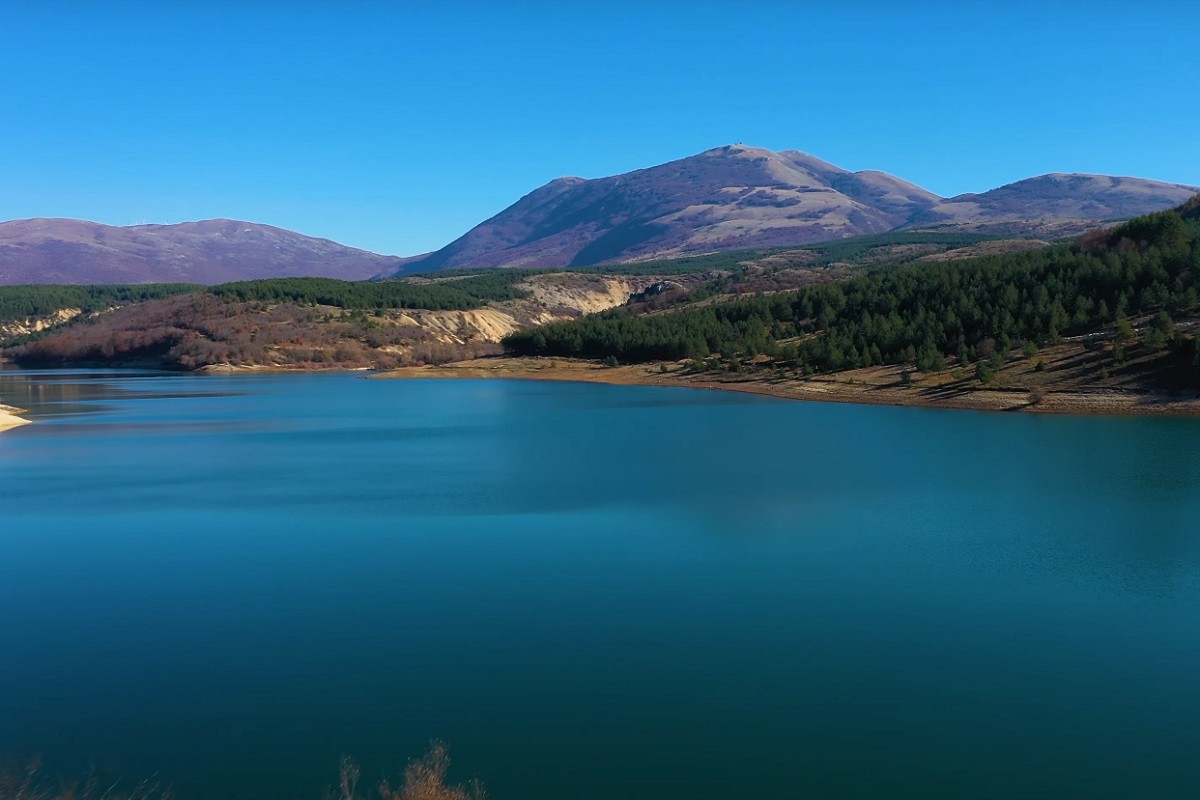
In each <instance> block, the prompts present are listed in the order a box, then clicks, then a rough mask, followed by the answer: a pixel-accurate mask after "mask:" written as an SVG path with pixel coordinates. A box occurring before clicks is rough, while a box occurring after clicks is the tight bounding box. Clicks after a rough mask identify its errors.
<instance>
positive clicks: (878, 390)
mask: <svg viewBox="0 0 1200 800" xmlns="http://www.w3.org/2000/svg"><path fill="white" fill-rule="evenodd" d="M663 368H664V367H663V366H661V365H657V364H655V365H650V366H647V365H645V364H636V365H623V366H619V367H606V366H604V365H602V364H599V363H596V362H594V361H585V360H577V359H563V358H481V359H475V360H473V361H461V362H456V363H452V364H443V365H440V366H423V367H402V368H400V369H396V370H390V371H388V372H384V373H380V374H379V375H378V376H375V377H378V378H417V379H421V378H425V379H435V378H442V379H445V378H512V379H521V380H548V381H582V382H587V383H608V384H618V385H629V386H633V385H638V386H684V387H691V388H696V389H720V390H723V391H733V392H749V393H752V394H762V395H769V396H771V397H781V398H787V399H791V400H817V401H822V402H828V403H864V404H870V405H894V406H914V407H921V408H953V409H969V410H976V411H1022V412H1028V413H1038V414H1166V415H1180V416H1184V415H1187V416H1190V415H1197V414H1200V398H1196V397H1194V396H1184V397H1173V396H1169V395H1163V394H1151V393H1142V392H1132V391H1124V390H1120V389H1108V388H1096V389H1086V388H1081V389H1071V390H1059V391H1054V390H1049V391H1044V392H1030V391H1028V390H1026V389H1015V388H1013V389H1009V388H985V387H983V386H980V385H978V384H974V382H973V381H963V380H959V381H951V380H945V379H941V380H934V381H922V380H919V379H918V380H913V381H911V382H909V383H906V382H905V380H904V377H903V375H902V374H901V369H900V368H899V367H874V368H868V369H860V370H851V371H847V372H841V373H837V374H835V375H820V376H812V377H808V378H794V377H774V376H768V375H765V374H763V373H761V372H747V373H729V372H706V373H700V374H691V373H687V372H686V371H684V369H683V368H682V367H681V366H680V365H677V364H667V365H665V369H666V371H665V372H664V371H663ZM972 384H974V385H972Z"/></svg>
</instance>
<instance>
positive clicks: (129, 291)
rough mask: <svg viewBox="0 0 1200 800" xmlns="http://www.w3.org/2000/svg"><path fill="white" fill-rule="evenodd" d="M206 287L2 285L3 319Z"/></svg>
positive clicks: (106, 305) (105, 305)
mask: <svg viewBox="0 0 1200 800" xmlns="http://www.w3.org/2000/svg"><path fill="white" fill-rule="evenodd" d="M202 288H204V287H202V286H199V285H197V284H190V283H146V284H139V285H136V286H68V285H57V284H29V285H17V286H0V323H5V322H21V321H23V320H27V319H33V318H37V317H45V316H49V315H50V314H53V313H54V312H56V311H59V310H61V309H64V308H78V309H82V310H83V312H84V313H85V314H88V313H91V312H93V311H102V310H104V309H107V308H112V307H113V306H126V305H130V304H132V303H141V302H145V301H146V300H157V299H158V298H160V297H170V296H172V295H177V294H187V293H188V292H195V291H198V290H200V289H202Z"/></svg>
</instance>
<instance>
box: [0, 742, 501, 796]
mask: <svg viewBox="0 0 1200 800" xmlns="http://www.w3.org/2000/svg"><path fill="white" fill-rule="evenodd" d="M449 768H450V756H449V753H448V751H447V748H446V745H445V744H443V743H442V742H436V741H435V742H433V743H432V744H431V745H430V748H429V752H428V753H426V754H425V755H424V756H422V757H421V758H418V759H414V760H413V761H410V762H409V763H408V766H407V767H406V768H405V770H404V774H403V775H402V776H401V777H400V779H399V782H398V783H395V784H393V783H392V782H391V781H390V780H388V779H386V778H385V779H384V780H383V781H381V782H380V783H379V784H378V785H376V786H372V787H366V786H363V785H362V771H361V770H360V769H359V767H358V764H356V763H355V762H354V761H353V759H351V758H349V757H344V758H343V759H342V763H341V768H340V769H339V771H338V782H337V785H336V786H333V787H330V788H329V789H327V790H326V791H325V799H326V800H373V799H374V798H378V799H379V800H485V798H486V797H487V794H486V792H485V791H484V789H483V784H481V783H480V782H479V781H473V782H472V783H470V784H464V785H455V784H449V783H447V782H446V780H447V778H446V775H447V772H448V770H449ZM175 797H176V795H175V791H174V789H173V788H172V787H171V786H170V784H169V783H167V782H166V781H165V780H164V779H162V778H159V777H158V776H155V777H153V778H149V779H146V780H143V781H138V782H130V781H124V780H121V779H115V778H112V777H105V776H101V775H98V774H93V775H90V776H88V777H87V778H85V779H83V780H64V779H63V778H61V777H57V776H53V775H49V774H47V773H46V772H45V771H43V769H42V768H41V764H40V762H38V761H36V760H35V761H33V762H30V763H29V764H27V765H25V766H23V767H21V768H19V769H10V770H8V771H4V772H0V800H172V798H175Z"/></svg>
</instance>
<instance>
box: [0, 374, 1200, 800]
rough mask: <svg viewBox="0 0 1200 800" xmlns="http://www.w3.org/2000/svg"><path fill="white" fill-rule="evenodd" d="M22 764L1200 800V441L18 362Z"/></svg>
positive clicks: (526, 385)
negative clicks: (412, 772)
mask: <svg viewBox="0 0 1200 800" xmlns="http://www.w3.org/2000/svg"><path fill="white" fill-rule="evenodd" d="M0 399H3V400H4V401H6V402H8V403H11V404H14V405H19V406H23V407H26V408H31V409H32V410H33V411H34V412H35V413H36V414H37V424H35V425H31V426H28V427H26V428H22V429H18V430H15V431H11V432H9V433H5V434H3V435H0V753H6V754H13V755H18V756H21V755H29V754H32V753H42V754H44V756H45V757H46V759H47V760H49V761H50V762H51V763H52V764H55V765H57V766H58V767H59V768H60V769H62V770H64V771H72V770H74V771H79V770H82V769H84V768H86V766H87V765H88V764H99V765H101V766H102V767H104V768H106V769H109V770H112V771H114V772H117V773H120V774H128V775H144V774H149V773H152V772H155V771H157V772H160V773H162V774H163V775H165V776H168V777H169V778H170V779H171V780H173V781H174V783H175V784H176V786H177V788H178V790H179V792H180V794H181V796H182V797H183V798H184V800H188V799H189V798H190V799H193V800H209V799H210V798H213V799H215V798H230V799H231V800H251V798H253V799H254V800H272V799H273V798H280V800H286V799H287V798H313V800H316V798H318V797H320V796H321V791H322V789H323V787H324V786H326V785H327V784H329V783H331V782H332V780H333V778H334V772H335V768H336V763H337V760H338V757H339V756H340V755H341V754H342V753H353V754H355V755H357V756H358V758H359V759H360V760H361V761H362V762H363V765H364V773H365V775H366V776H367V777H368V778H371V779H374V777H375V776H377V775H380V774H382V773H383V772H384V771H393V770H395V769H397V768H399V767H401V766H402V765H403V763H404V761H405V760H406V759H407V758H409V757H411V756H413V755H417V754H419V753H421V752H422V751H423V749H424V747H425V745H426V743H427V742H428V740H429V739H431V738H434V737H437V738H441V739H445V740H446V741H448V742H449V743H450V744H451V748H452V755H453V756H454V758H455V771H456V776H457V777H459V778H470V777H474V776H479V777H480V778H482V779H483V780H484V782H485V783H486V784H487V786H488V788H489V790H490V794H491V796H492V797H493V798H495V799H496V800H551V799H552V798H553V799H554V800H562V799H564V798H567V799H570V798H588V799H589V800H590V799H592V798H595V799H597V800H599V799H600V798H604V800H612V799H613V798H629V799H630V800H663V798H687V799H691V798H694V799H695V800H716V799H717V798H721V800H727V799H728V798H733V797H751V796H753V797H763V798H793V797H822V798H841V797H845V798H851V797H889V798H894V797H921V798H930V797H960V796H971V797H996V798H1010V797H1088V798H1130V797H1179V798H1184V797H1188V798H1194V797H1197V796H1200V757H1198V754H1200V679H1198V677H1197V676H1200V487H1198V478H1200V420H1179V419H1119V418H1113V419H1108V418H1065V417H1054V418H1050V417H1036V416H1021V415H1010V414H977V413H969V412H937V411H923V410H914V409H895V408H882V407H879V408H873V407H855V406H848V405H824V404H806V403H792V402H785V401H776V400H771V399H766V398H755V397H749V396H740V395H734V394H722V393H716V392H703V391H690V390H685V389H665V388H648V387H610V386H594V385H584V384H547V383H533V382H515V381H514V382H509V381H444V382H438V381H373V380H363V379H362V378H360V377H358V376H353V375H316V376H296V375H289V376H272V377H234V378H221V377H206V378H197V377H185V376H168V375H155V374H152V373H146V374H140V375H139V374H135V373H126V374H121V373H103V372H91V373H89V372H80V373H74V372H73V373H52V372H43V373H32V372H0Z"/></svg>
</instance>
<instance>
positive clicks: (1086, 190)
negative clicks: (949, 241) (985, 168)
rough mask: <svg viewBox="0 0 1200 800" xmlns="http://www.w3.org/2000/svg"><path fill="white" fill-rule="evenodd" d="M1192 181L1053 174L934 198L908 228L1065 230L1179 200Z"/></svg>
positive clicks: (1188, 191) (1066, 232)
mask: <svg viewBox="0 0 1200 800" xmlns="http://www.w3.org/2000/svg"><path fill="white" fill-rule="evenodd" d="M1196 191H1197V189H1196V187H1194V186H1183V185H1181V184H1173V183H1160V182H1158V181H1149V180H1144V179H1142V178H1118V177H1111V176H1108V175H1079V174H1072V175H1066V174H1062V173H1053V174H1050V175H1042V176H1039V177H1037V178H1027V179H1026V180H1023V181H1017V182H1016V183H1010V184H1008V185H1006V186H1001V187H999V188H997V189H992V190H991V191H988V192H983V193H982V194H963V195H959V196H957V197H952V198H950V199H948V200H944V201H942V202H940V203H937V204H936V205H934V206H933V207H931V208H929V209H928V210H926V211H925V212H924V213H922V214H919V215H918V216H917V217H916V218H915V219H914V220H913V221H912V222H910V223H909V225H908V227H930V226H940V225H951V226H953V227H956V228H961V229H964V230H973V231H977V232H980V233H997V234H1014V233H1019V234H1025V235H1030V234H1036V235H1052V236H1053V235H1069V234H1072V233H1079V232H1081V231H1082V230H1084V229H1086V228H1088V227H1090V226H1091V225H1092V224H1094V223H1096V222H1105V221H1112V220H1121V219H1128V218H1130V217H1136V216H1138V215H1140V214H1146V213H1149V212H1151V211H1160V210H1162V209H1165V208H1170V207H1171V206H1176V205H1179V204H1180V203H1182V202H1184V201H1185V200H1187V199H1188V198H1189V197H1191V196H1192V195H1194V194H1195V193H1196Z"/></svg>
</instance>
